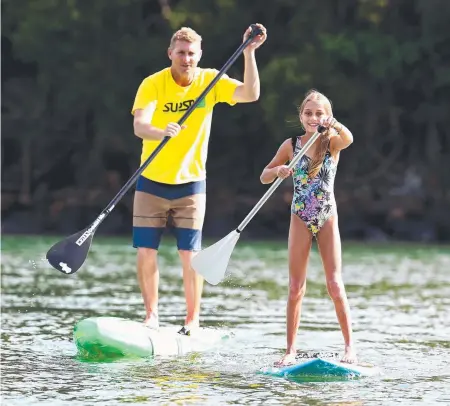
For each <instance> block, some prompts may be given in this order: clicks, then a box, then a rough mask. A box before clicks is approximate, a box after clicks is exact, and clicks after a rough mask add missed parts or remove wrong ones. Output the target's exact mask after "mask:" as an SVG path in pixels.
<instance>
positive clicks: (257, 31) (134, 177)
mask: <svg viewBox="0 0 450 406" xmlns="http://www.w3.org/2000/svg"><path fill="white" fill-rule="evenodd" d="M250 27H251V29H252V31H251V33H250V35H249V37H248V38H247V39H246V40H245V41H244V42H243V43H242V44H241V46H240V47H239V48H238V49H236V51H235V52H234V54H233V55H232V56H231V57H230V59H228V61H227V62H225V65H223V67H222V69H220V71H219V73H218V74H217V76H216V77H215V78H214V79H213V80H212V81H211V83H210V84H209V85H208V86H207V87H206V88H205V89H204V90H203V92H202V93H201V94H200V96H198V98H197V99H196V100H195V101H194V103H192V104H191V106H190V107H189V108H188V109H187V110H186V112H185V113H184V114H183V116H182V117H181V118H180V119H179V120H178V124H179V125H180V126H181V125H182V124H183V123H184V122H185V121H186V120H187V118H188V117H189V116H190V115H191V113H192V112H193V111H194V110H195V108H196V107H197V106H198V105H199V103H200V102H201V101H202V100H203V99H204V98H205V96H206V95H207V94H208V93H209V92H210V91H211V89H212V88H213V87H214V85H215V84H216V83H217V82H218V81H219V79H220V78H221V77H222V76H223V75H224V74H225V72H226V71H227V70H228V69H229V68H230V66H231V65H232V64H233V63H234V62H235V61H236V59H237V58H238V57H239V55H240V54H241V53H242V52H243V51H244V49H245V48H246V47H247V46H248V45H249V44H250V42H252V41H253V39H254V38H255V37H256V36H257V35H260V34H262V30H261V28H259V27H258V26H257V25H256V24H252V25H251V26H250ZM170 138H171V137H168V136H166V137H164V138H163V140H162V141H161V142H160V143H159V145H158V146H157V147H156V148H155V150H154V151H153V152H152V153H151V154H150V156H149V157H148V158H147V159H146V160H145V161H144V162H143V164H142V165H141V166H140V167H139V169H138V170H137V171H136V172H135V173H134V174H133V175H132V176H131V178H130V179H128V181H127V183H125V185H124V186H123V187H122V189H120V190H119V192H118V193H117V194H116V195H115V196H114V198H113V199H112V200H111V201H110V202H109V204H108V206H106V208H105V209H104V210H103V211H102V212H101V213H100V215H99V216H98V217H97V218H96V220H95V221H94V223H92V225H94V224H95V226H94V227H92V226H91V227H90V228H93V229H94V230H95V229H97V227H98V226H99V225H100V224H101V223H102V222H103V220H104V219H105V218H106V216H107V215H108V214H109V213H111V212H112V211H113V209H114V207H115V205H116V204H117V203H118V202H119V201H120V199H122V197H123V196H124V195H125V193H127V192H128V190H129V189H131V187H132V186H133V185H134V184H135V183H136V181H137V179H138V178H139V176H140V175H141V174H142V172H144V170H145V168H147V166H148V165H149V164H150V162H152V161H153V159H155V157H156V155H158V154H159V152H160V151H161V150H162V149H163V148H164V146H165V145H166V144H167V142H168V141H169V140H170Z"/></svg>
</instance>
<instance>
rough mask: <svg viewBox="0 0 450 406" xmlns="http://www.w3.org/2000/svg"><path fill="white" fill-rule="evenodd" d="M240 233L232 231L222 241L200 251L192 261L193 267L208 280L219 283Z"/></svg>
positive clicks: (212, 283) (213, 283)
mask: <svg viewBox="0 0 450 406" xmlns="http://www.w3.org/2000/svg"><path fill="white" fill-rule="evenodd" d="M239 236H240V233H238V232H237V231H236V230H234V231H232V232H231V233H230V234H228V235H227V236H226V237H224V238H222V239H221V240H220V241H218V242H216V243H215V244H213V245H211V246H210V247H208V248H205V249H204V250H202V251H200V252H199V253H198V254H197V255H196V256H195V257H194V258H193V259H192V262H191V265H192V268H193V269H194V270H195V271H196V272H198V273H199V274H200V275H202V276H203V277H204V278H205V280H206V282H208V283H210V284H211V285H217V284H218V283H219V282H220V281H221V280H222V279H223V278H224V277H225V272H226V270H227V266H228V261H229V260H230V257H231V253H232V252H233V249H234V246H235V245H236V243H237V241H238V240H239Z"/></svg>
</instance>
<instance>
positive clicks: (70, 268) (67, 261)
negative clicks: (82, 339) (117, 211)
mask: <svg viewBox="0 0 450 406" xmlns="http://www.w3.org/2000/svg"><path fill="white" fill-rule="evenodd" d="M251 29H252V30H251V34H250V36H249V37H248V38H247V40H246V41H244V42H243V43H242V44H241V46H240V47H239V48H238V49H237V50H236V51H235V52H234V54H233V55H232V56H231V57H230V59H228V61H227V62H226V63H225V65H224V66H223V67H222V69H221V70H220V71H219V73H218V74H217V76H216V77H215V78H214V79H213V80H212V81H211V83H210V84H209V85H208V86H207V87H206V88H205V90H203V92H202V93H201V94H200V96H199V97H198V98H197V100H195V102H194V103H193V104H192V105H191V106H190V107H189V108H188V109H187V110H186V112H185V113H184V115H183V116H182V117H181V118H180V120H178V124H179V125H180V126H181V125H182V124H183V123H184V122H185V121H186V120H187V118H188V117H189V115H190V114H191V113H192V112H193V111H194V110H195V108H196V107H197V106H198V104H199V103H200V102H201V101H202V100H203V99H204V97H205V96H206V95H207V94H208V93H209V92H210V91H211V89H212V88H213V87H214V85H215V84H216V83H217V81H218V80H219V79H220V78H221V77H222V76H223V74H224V73H225V72H226V71H227V70H228V69H229V68H230V66H231V65H232V64H233V63H234V61H235V60H236V59H237V58H238V57H239V55H240V54H241V53H242V52H243V51H244V49H245V48H246V47H247V45H249V44H250V42H252V41H253V39H254V38H255V37H256V36H257V35H260V34H262V30H261V29H260V28H259V27H258V26H257V25H256V24H252V25H251ZM169 140H170V137H168V136H167V137H164V139H163V140H162V141H161V143H160V144H159V145H158V146H157V147H156V149H155V150H154V151H153V152H152V153H151V155H150V156H149V157H148V158H147V159H146V160H145V162H144V163H143V164H142V165H141V166H140V167H139V169H138V170H137V171H136V172H135V173H134V174H133V176H132V177H131V178H130V179H129V180H128V182H127V183H125V185H124V186H123V187H122V189H120V191H119V192H118V193H117V195H116V196H115V197H114V198H113V199H112V200H111V202H110V203H109V204H108V206H106V208H105V209H104V210H103V211H102V212H101V213H100V215H99V216H98V217H97V218H96V219H95V221H94V222H93V223H92V224H91V225H90V226H89V227H87V228H85V229H84V230H81V231H79V232H78V233H75V234H73V235H71V236H69V237H67V238H65V239H64V240H62V241H59V242H57V243H56V244H55V245H53V246H52V247H51V248H50V249H49V250H48V252H47V260H48V262H49V263H50V265H51V266H53V268H55V269H57V270H58V271H60V272H62V273H65V274H73V273H75V272H76V271H78V269H80V268H81V266H82V265H83V263H84V261H85V260H86V257H87V255H88V253H89V249H90V247H91V244H92V239H93V237H94V233H95V231H96V230H97V228H98V227H99V225H100V224H101V223H102V222H103V220H105V218H106V216H108V214H109V213H111V212H112V211H113V209H114V207H115V206H116V204H117V203H118V202H119V201H120V199H122V197H123V196H124V195H125V193H126V192H128V190H129V189H130V188H131V187H132V186H133V185H134V183H135V182H136V180H137V179H138V177H139V176H140V175H141V173H142V172H143V171H144V169H145V168H146V167H147V166H148V165H149V163H150V162H151V161H153V159H154V158H155V157H156V155H158V153H159V152H160V151H161V149H162V148H163V147H164V146H165V145H166V144H167V142H168V141H169Z"/></svg>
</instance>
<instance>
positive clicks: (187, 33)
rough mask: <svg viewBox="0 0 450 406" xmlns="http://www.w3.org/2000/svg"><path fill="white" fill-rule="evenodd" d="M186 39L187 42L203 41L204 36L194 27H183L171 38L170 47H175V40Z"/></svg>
mask: <svg viewBox="0 0 450 406" xmlns="http://www.w3.org/2000/svg"><path fill="white" fill-rule="evenodd" d="M177 41H186V42H190V43H193V42H202V37H201V36H200V35H198V34H197V33H196V32H195V31H194V30H193V29H192V28H189V27H181V28H180V29H179V30H178V31H177V32H176V33H175V34H173V35H172V38H171V40H170V48H173V47H174V45H175V42H177Z"/></svg>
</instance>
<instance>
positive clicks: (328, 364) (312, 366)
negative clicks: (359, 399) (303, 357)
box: [262, 358, 381, 378]
mask: <svg viewBox="0 0 450 406" xmlns="http://www.w3.org/2000/svg"><path fill="white" fill-rule="evenodd" d="M262 373H263V374H266V375H271V376H275V377H281V378H296V377H327V376H328V377H341V378H355V377H364V376H374V375H379V374H380V373H381V371H380V369H379V368H377V367H375V366H373V365H370V364H348V363H344V362H339V361H334V360H326V359H322V358H315V359H312V360H309V361H305V362H300V363H298V364H295V365H289V366H286V367H282V368H275V367H272V368H265V369H264V370H262Z"/></svg>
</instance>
